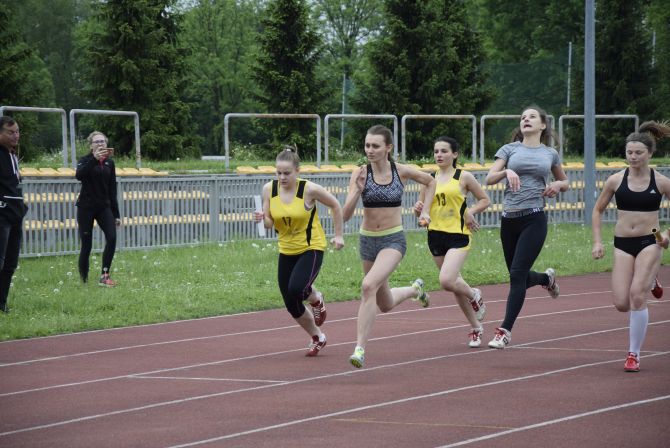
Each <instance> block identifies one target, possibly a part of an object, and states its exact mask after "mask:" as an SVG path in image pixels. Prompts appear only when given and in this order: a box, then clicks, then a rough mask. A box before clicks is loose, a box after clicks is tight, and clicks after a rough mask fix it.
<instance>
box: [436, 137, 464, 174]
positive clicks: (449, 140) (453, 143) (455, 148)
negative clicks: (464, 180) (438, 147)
mask: <svg viewBox="0 0 670 448" xmlns="http://www.w3.org/2000/svg"><path fill="white" fill-rule="evenodd" d="M437 142H444V143H449V146H451V152H460V146H459V144H458V142H457V141H456V139H455V138H453V137H449V136H446V135H441V136H439V137H438V138H436V139H435V143H437ZM435 143H433V144H435ZM457 160H458V156H456V158H455V159H454V163H453V167H454V168H456V161H457Z"/></svg>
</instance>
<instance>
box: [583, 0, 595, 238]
mask: <svg viewBox="0 0 670 448" xmlns="http://www.w3.org/2000/svg"><path fill="white" fill-rule="evenodd" d="M595 28H596V27H595V0H586V3H585V11H584V30H585V34H584V224H586V225H588V226H590V225H591V221H592V216H591V214H592V213H593V207H594V206H595V200H596V198H595V195H596V171H595V168H596V91H595V85H596V82H595V81H596V64H595V50H596V39H595V37H596V30H595Z"/></svg>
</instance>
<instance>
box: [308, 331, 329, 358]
mask: <svg viewBox="0 0 670 448" xmlns="http://www.w3.org/2000/svg"><path fill="white" fill-rule="evenodd" d="M322 334H323V333H322ZM326 342H327V341H326V335H325V334H323V341H320V340H319V336H318V335H316V336H312V342H310V343H309V348H308V349H307V353H305V356H316V355H318V354H319V352H320V351H321V349H322V348H324V347H325V346H326Z"/></svg>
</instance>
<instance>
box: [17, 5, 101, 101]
mask: <svg viewBox="0 0 670 448" xmlns="http://www.w3.org/2000/svg"><path fill="white" fill-rule="evenodd" d="M14 8H15V11H14V13H15V14H16V20H17V23H22V24H30V26H23V27H22V28H21V32H22V33H23V37H24V39H25V41H26V43H27V44H28V45H30V47H31V48H33V49H34V50H35V51H36V52H37V54H38V55H39V56H40V58H41V59H42V60H43V61H44V64H45V65H46V68H47V69H48V70H49V73H50V74H51V78H52V79H53V84H54V95H55V103H56V105H58V107H62V108H63V109H65V110H69V109H73V108H77V107H81V106H80V99H79V98H77V97H76V96H75V93H76V92H75V88H74V78H73V70H72V67H73V64H74V58H73V49H74V30H75V28H76V25H77V24H78V23H79V22H80V21H82V20H84V19H85V18H86V17H88V16H89V15H90V8H91V2H90V1H87V2H83V1H80V0H52V1H50V2H44V1H41V0H23V1H21V2H16V3H15V5H14Z"/></svg>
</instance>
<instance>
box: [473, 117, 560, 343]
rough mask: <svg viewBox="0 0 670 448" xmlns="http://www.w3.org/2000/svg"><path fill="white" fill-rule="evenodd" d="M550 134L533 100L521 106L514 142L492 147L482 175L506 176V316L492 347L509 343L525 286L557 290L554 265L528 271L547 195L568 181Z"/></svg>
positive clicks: (538, 246) (490, 178)
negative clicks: (492, 154) (493, 151)
mask: <svg viewBox="0 0 670 448" xmlns="http://www.w3.org/2000/svg"><path fill="white" fill-rule="evenodd" d="M550 138H551V131H550V130H549V129H548V127H547V114H546V112H545V111H543V110H542V109H540V108H539V107H536V106H532V107H528V108H526V109H524V111H523V113H522V114H521V120H520V122H519V128H518V129H517V130H516V131H515V133H514V136H513V139H512V140H513V142H512V143H509V144H507V145H505V146H503V147H502V148H500V149H499V150H498V152H496V155H495V157H496V161H495V162H494V163H493V166H492V167H491V169H490V171H489V173H488V174H487V175H486V183H487V185H492V184H496V183H498V182H500V181H502V180H503V179H506V180H507V185H506V187H505V196H504V201H503V215H502V219H501V220H500V240H501V242H502V246H503V252H504V254H505V263H506V264H507V270H508V271H509V279H510V289H509V294H508V296H507V308H506V310H505V320H504V321H503V323H502V324H501V325H500V327H499V328H497V329H496V333H495V336H494V338H493V339H492V340H491V342H489V347H491V348H505V346H506V345H507V344H509V343H510V341H511V338H512V334H511V331H512V327H513V326H514V322H515V321H516V318H517V317H518V315H519V313H520V312H521V307H522V306H523V302H524V300H525V299H526V289H528V288H530V287H532V286H535V285H542V286H543V287H545V288H546V289H547V290H548V291H549V294H550V295H551V297H553V298H556V297H558V294H559V288H558V284H556V272H555V271H554V270H553V269H552V268H549V269H547V270H546V271H545V272H544V273H539V272H535V271H531V268H532V267H533V263H535V260H536V259H537V257H538V255H540V251H541V250H542V246H543V245H544V240H545V239H546V237H547V216H546V215H545V214H544V205H545V197H549V198H553V197H555V196H556V195H557V194H558V193H559V192H561V191H566V190H567V189H568V186H569V183H568V177H567V176H566V175H565V171H563V167H562V166H561V163H560V161H559V159H558V153H557V152H556V150H555V149H554V148H550V147H549V146H547V144H548V143H549V139H550ZM549 174H551V175H552V176H553V178H554V181H553V182H551V183H547V180H548V178H549Z"/></svg>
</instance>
